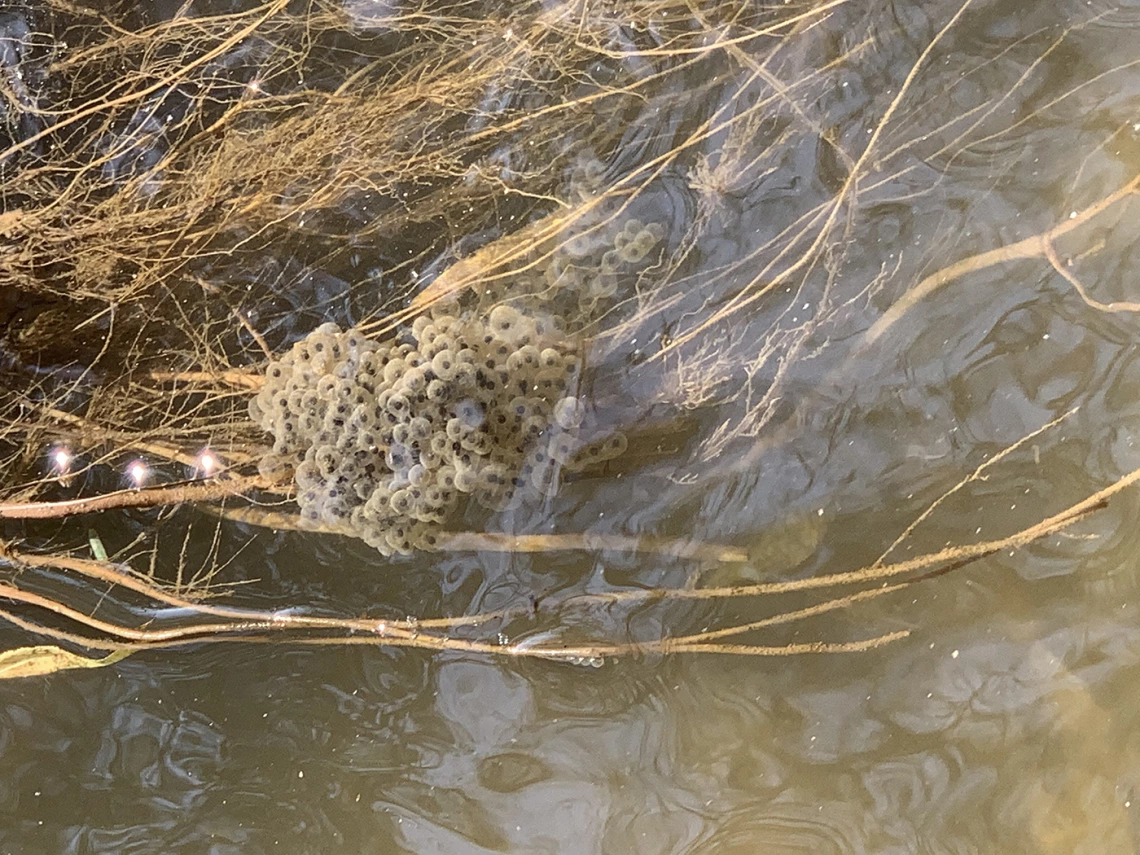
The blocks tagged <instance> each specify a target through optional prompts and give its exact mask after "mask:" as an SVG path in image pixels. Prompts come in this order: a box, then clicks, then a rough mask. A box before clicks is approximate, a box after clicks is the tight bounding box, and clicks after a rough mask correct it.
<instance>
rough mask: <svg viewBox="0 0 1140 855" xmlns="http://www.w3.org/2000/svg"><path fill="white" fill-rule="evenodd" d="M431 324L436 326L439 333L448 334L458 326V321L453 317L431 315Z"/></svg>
mask: <svg viewBox="0 0 1140 855" xmlns="http://www.w3.org/2000/svg"><path fill="white" fill-rule="evenodd" d="M432 323H433V324H435V325H436V327H437V328H438V329H439V331H440V332H441V333H450V332H451V331H452V330H453V329H455V328H456V327H458V326H460V322H459V320H458V319H457V318H456V317H455V316H454V315H449V314H446V313H444V314H439V315H433V316H432Z"/></svg>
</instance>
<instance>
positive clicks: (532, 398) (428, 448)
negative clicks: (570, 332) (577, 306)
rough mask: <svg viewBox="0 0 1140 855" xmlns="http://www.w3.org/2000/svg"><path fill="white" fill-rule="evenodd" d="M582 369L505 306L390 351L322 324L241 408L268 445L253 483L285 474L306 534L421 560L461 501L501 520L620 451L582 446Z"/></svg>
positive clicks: (436, 322)
mask: <svg viewBox="0 0 1140 855" xmlns="http://www.w3.org/2000/svg"><path fill="white" fill-rule="evenodd" d="M581 365H582V360H581V355H580V353H579V352H578V350H577V348H576V346H575V345H574V344H572V343H571V342H570V341H569V340H568V339H567V337H566V335H565V333H564V332H563V331H562V330H561V328H560V327H559V325H558V323H557V321H553V320H550V319H547V318H544V317H538V316H533V315H529V314H526V313H524V312H521V311H519V310H518V309H516V308H513V307H512V306H510V305H505V304H504V305H498V306H496V307H495V308H493V309H492V310H491V311H490V312H489V313H488V314H487V315H486V316H485V317H478V318H463V319H460V318H457V317H454V316H451V315H438V316H435V317H429V316H423V317H420V318H418V319H417V320H416V322H415V324H414V325H413V326H412V329H411V331H410V334H408V335H405V336H404V338H403V339H402V340H401V341H398V342H395V343H391V344H380V343H377V342H374V341H372V340H370V339H368V338H366V337H365V336H363V335H361V334H360V333H359V332H357V331H356V330H351V329H350V330H347V331H341V329H340V328H339V327H338V326H336V325H335V324H324V325H322V326H321V327H319V328H318V329H317V330H315V331H314V332H312V333H311V334H310V335H309V336H308V337H306V338H305V339H303V340H301V341H299V342H297V343H296V344H295V345H294V347H293V349H292V351H291V352H290V353H288V354H286V355H285V356H284V357H283V358H281V359H279V360H277V361H274V362H272V363H270V365H269V367H268V369H267V371H266V378H265V385H264V386H263V388H262V389H261V391H260V392H259V394H258V395H257V397H256V399H255V400H253V401H252V402H251V404H250V415H251V417H252V418H253V420H254V421H255V422H257V423H258V424H259V425H260V426H261V427H262V428H264V429H265V430H266V431H268V432H270V433H272V434H273V437H274V445H273V451H272V453H270V454H268V455H266V457H265V458H264V459H263V460H262V462H261V472H262V474H263V475H265V476H267V477H276V476H282V477H283V476H284V474H285V472H286V471H287V470H288V469H289V468H290V467H292V468H293V469H294V479H295V481H296V486H297V502H298V504H299V506H300V508H301V515H302V517H303V519H305V520H306V521H307V522H309V523H310V524H313V525H315V526H321V527H323V528H329V529H332V530H336V531H341V532H343V533H345V534H351V535H355V536H358V537H361V538H363V539H364V540H365V541H367V542H368V543H369V544H371V545H372V546H374V547H375V548H377V549H378V550H380V551H381V552H382V553H384V554H385V555H391V554H392V553H394V552H400V553H408V552H411V551H412V550H413V549H417V548H420V549H431V548H433V547H435V546H436V545H437V544H438V543H439V536H440V532H441V527H442V525H443V523H444V522H445V521H446V520H447V518H448V517H449V516H450V515H451V514H452V512H453V511H454V510H455V509H456V508H457V507H458V505H459V503H460V502H461V501H464V500H474V501H475V502H477V503H478V504H479V505H481V506H483V507H485V508H488V509H492V510H505V509H507V508H510V507H512V506H514V505H515V504H516V503H518V502H521V501H524V500H525V499H526V498H527V497H528V496H530V497H537V496H541V495H550V494H552V493H553V492H554V491H555V490H557V488H558V481H559V472H560V470H561V469H562V468H563V467H566V466H567V465H569V466H570V467H571V468H576V467H577V466H579V465H581V464H582V462H585V463H586V464H589V463H592V462H594V461H595V460H599V459H606V458H607V457H610V456H613V455H614V454H618V453H621V451H623V450H624V445H625V438H624V436H620V435H615V436H613V437H609V438H607V439H606V440H604V441H602V442H594V443H592V444H590V443H584V442H583V441H582V440H581V438H580V435H579V434H580V426H581V425H582V422H583V419H584V418H585V415H586V408H585V406H584V404H583V402H582V401H580V400H579V399H578V398H576V397H575V396H574V394H573V392H574V390H576V388H577V385H578V383H577V381H578V376H579V372H580V370H581Z"/></svg>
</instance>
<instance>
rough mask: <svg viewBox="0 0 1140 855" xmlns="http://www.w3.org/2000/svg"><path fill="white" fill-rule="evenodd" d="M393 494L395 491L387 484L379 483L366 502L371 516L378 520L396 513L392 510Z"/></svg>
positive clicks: (366, 507) (365, 504) (365, 505)
mask: <svg viewBox="0 0 1140 855" xmlns="http://www.w3.org/2000/svg"><path fill="white" fill-rule="evenodd" d="M392 495H393V491H392V490H390V489H389V488H388V487H387V486H386V485H384V484H380V485H378V486H377V487H376V489H375V490H373V491H372V495H371V496H369V497H368V501H366V502H365V503H364V507H365V509H366V510H367V511H368V515H369V517H371V518H372V519H377V520H383V519H388V518H390V517H391V516H392V514H393V513H395V512H394V511H393V510H392Z"/></svg>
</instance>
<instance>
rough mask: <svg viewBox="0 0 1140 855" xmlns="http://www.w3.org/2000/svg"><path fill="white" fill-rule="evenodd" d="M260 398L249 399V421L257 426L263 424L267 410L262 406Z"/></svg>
mask: <svg viewBox="0 0 1140 855" xmlns="http://www.w3.org/2000/svg"><path fill="white" fill-rule="evenodd" d="M260 397H261V396H260V395H258V396H257V397H256V398H250V399H249V420H250V421H251V422H253V423H254V424H255V425H261V424H263V422H264V420H265V415H266V414H265V409H264V408H263V407H262V406H261V401H260V400H259V398H260Z"/></svg>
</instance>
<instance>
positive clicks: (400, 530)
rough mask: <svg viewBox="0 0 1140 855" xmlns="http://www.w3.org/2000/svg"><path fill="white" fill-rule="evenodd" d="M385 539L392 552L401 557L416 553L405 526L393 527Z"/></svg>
mask: <svg viewBox="0 0 1140 855" xmlns="http://www.w3.org/2000/svg"><path fill="white" fill-rule="evenodd" d="M385 539H386V540H387V541H388V545H389V546H390V547H391V548H392V550H393V551H394V552H398V553H400V554H401V555H411V554H412V553H413V552H414V551H415V549H414V548H413V546H412V542H411V540H410V539H409V538H408V530H407V527H406V526H405V525H395V526H393V527H392V528H391V529H389V530H388V533H387V534H386V535H385Z"/></svg>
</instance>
